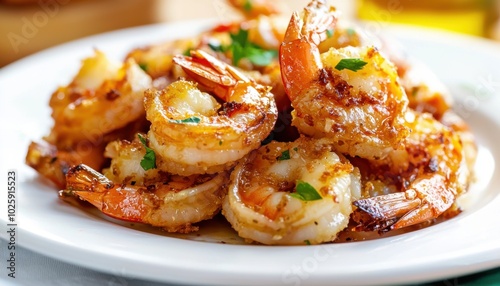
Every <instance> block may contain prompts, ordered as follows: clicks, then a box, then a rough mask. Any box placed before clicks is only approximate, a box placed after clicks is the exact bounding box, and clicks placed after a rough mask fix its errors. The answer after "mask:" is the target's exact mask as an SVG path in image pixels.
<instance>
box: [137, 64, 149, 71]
mask: <svg viewBox="0 0 500 286" xmlns="http://www.w3.org/2000/svg"><path fill="white" fill-rule="evenodd" d="M139 67H140V68H141V70H143V71H145V72H147V71H148V64H145V63H140V64H139Z"/></svg>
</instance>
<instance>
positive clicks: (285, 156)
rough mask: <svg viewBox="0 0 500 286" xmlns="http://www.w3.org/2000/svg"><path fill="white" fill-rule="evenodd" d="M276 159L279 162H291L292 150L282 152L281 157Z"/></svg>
mask: <svg viewBox="0 0 500 286" xmlns="http://www.w3.org/2000/svg"><path fill="white" fill-rule="evenodd" d="M276 159H278V161H283V160H290V150H288V149H287V150H285V151H283V152H281V155H280V156H279V157H278V158H276Z"/></svg>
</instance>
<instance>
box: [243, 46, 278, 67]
mask: <svg viewBox="0 0 500 286" xmlns="http://www.w3.org/2000/svg"><path fill="white" fill-rule="evenodd" d="M277 57H278V51H277V50H264V49H261V48H259V47H257V46H255V45H254V46H249V47H248V48H247V50H246V58H248V59H249V60H250V61H251V62H252V63H253V64H256V65H258V66H266V65H268V64H270V63H271V61H272V60H273V59H274V58H277Z"/></svg>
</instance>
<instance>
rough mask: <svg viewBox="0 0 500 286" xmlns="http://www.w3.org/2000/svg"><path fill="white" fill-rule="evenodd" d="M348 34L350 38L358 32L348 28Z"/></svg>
mask: <svg viewBox="0 0 500 286" xmlns="http://www.w3.org/2000/svg"><path fill="white" fill-rule="evenodd" d="M346 32H347V35H349V36H353V35H355V34H356V30H354V29H353V28H347V29H346Z"/></svg>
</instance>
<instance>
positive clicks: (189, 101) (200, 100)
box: [145, 50, 277, 175]
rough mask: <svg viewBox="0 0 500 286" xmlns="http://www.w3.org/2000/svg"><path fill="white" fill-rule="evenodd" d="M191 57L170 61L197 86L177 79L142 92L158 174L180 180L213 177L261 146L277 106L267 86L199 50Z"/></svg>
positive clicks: (271, 125) (275, 114) (272, 124)
mask: <svg viewBox="0 0 500 286" xmlns="http://www.w3.org/2000/svg"><path fill="white" fill-rule="evenodd" d="M191 54H192V56H193V57H186V56H176V57H175V58H174V61H175V63H176V64H178V65H180V66H182V68H183V69H184V70H185V71H186V73H187V74H188V75H189V76H190V77H191V78H193V79H194V80H196V81H197V82H198V83H195V82H192V81H186V80H179V81H177V82H174V83H172V84H171V85H169V86H168V87H167V88H166V89H164V90H162V91H154V90H149V91H146V93H145V98H146V99H145V107H146V115H147V119H148V120H149V121H150V122H151V130H150V131H149V132H148V138H149V142H150V145H151V146H150V147H151V148H152V149H153V150H155V152H156V154H157V156H158V168H159V169H161V170H165V171H168V172H171V173H176V174H180V175H190V174H201V173H216V172H219V171H221V170H226V169H228V168H230V167H232V166H233V165H234V164H235V162H236V161H237V160H239V159H241V158H242V157H243V156H245V155H246V154H248V153H249V152H250V151H252V150H253V149H256V148H258V147H259V146H260V144H261V141H262V140H264V139H265V138H266V137H267V136H268V135H269V133H270V132H271V130H272V128H273V126H274V123H275V121H276V118H277V111H276V104H275V102H274V98H273V95H272V93H270V92H269V88H268V87H264V86H261V85H258V84H256V83H254V82H252V81H251V80H250V79H249V78H247V77H246V76H244V75H242V74H241V73H240V72H238V71H237V70H236V69H234V68H233V67H231V66H229V65H227V64H225V63H222V62H220V61H218V60H216V59H215V58H214V57H212V56H210V55H209V54H207V53H205V52H203V51H199V50H198V51H192V52H191ZM197 85H199V86H200V87H202V88H204V89H205V90H209V91H212V92H213V94H214V95H215V96H217V97H218V98H219V100H221V101H223V104H222V105H221V104H219V103H218V101H217V99H215V98H214V97H213V96H212V95H210V94H208V93H206V92H202V91H200V89H198V87H197Z"/></svg>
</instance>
